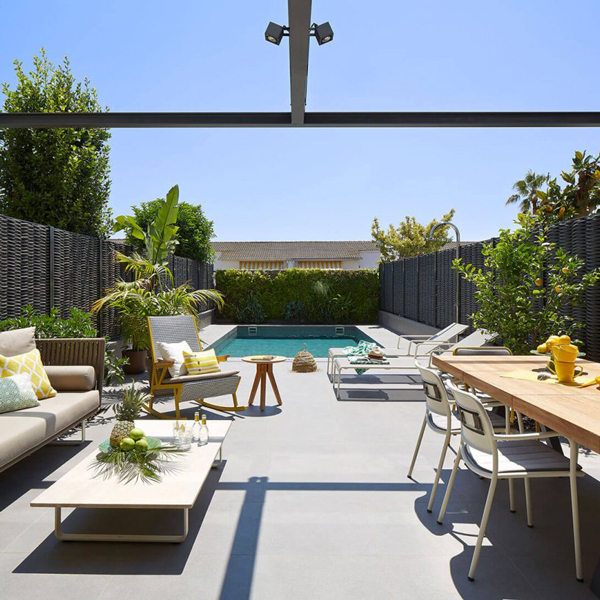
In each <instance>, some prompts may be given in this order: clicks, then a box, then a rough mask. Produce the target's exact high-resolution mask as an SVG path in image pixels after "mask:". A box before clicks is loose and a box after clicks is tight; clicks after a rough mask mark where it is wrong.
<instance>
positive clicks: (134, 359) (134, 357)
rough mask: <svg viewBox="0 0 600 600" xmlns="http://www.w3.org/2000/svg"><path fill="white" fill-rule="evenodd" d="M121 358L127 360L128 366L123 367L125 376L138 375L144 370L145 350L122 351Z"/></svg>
mask: <svg viewBox="0 0 600 600" xmlns="http://www.w3.org/2000/svg"><path fill="white" fill-rule="evenodd" d="M122 355H123V358H128V359H129V364H128V365H124V366H123V371H124V372H125V373H126V374H127V375H139V374H140V373H143V372H144V371H145V370H146V356H147V352H146V351H145V350H123V351H122Z"/></svg>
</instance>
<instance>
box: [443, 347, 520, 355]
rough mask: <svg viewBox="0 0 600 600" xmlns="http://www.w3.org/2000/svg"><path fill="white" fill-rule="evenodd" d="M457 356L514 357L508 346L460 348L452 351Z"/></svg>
mask: <svg viewBox="0 0 600 600" xmlns="http://www.w3.org/2000/svg"><path fill="white" fill-rule="evenodd" d="M452 354H454V355H455V356H512V352H511V351H510V350H509V349H508V348H507V347H506V346H481V347H480V348H477V347H475V346H458V347H457V348H454V349H453V350H452Z"/></svg>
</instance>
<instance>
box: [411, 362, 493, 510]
mask: <svg viewBox="0 0 600 600" xmlns="http://www.w3.org/2000/svg"><path fill="white" fill-rule="evenodd" d="M415 364H416V366H417V368H418V369H419V373H420V374H421V380H422V382H423V391H424V392H425V416H424V417H423V423H422V425H421V431H420V432H419V437H418V438H417V445H416V446H415V451H414V453H413V457H412V461H411V463H410V467H409V469H408V477H409V478H410V477H412V472H413V469H414V466H415V462H416V460H417V455H418V454H419V449H420V447H421V442H422V441H423V435H424V433H425V429H426V428H427V427H429V429H431V431H433V432H434V433H437V434H440V435H443V436H444V443H443V445H442V451H441V453H440V459H439V461H438V467H437V471H436V473H435V479H434V481H433V487H432V489H431V496H430V497H429V504H428V505H427V512H431V511H432V510H433V503H434V501H435V495H436V492H437V488H438V483H439V481H440V476H441V473H442V469H443V468H444V460H445V458H446V452H447V451H448V447H449V446H450V440H451V438H452V436H453V435H458V434H459V433H460V421H459V420H458V417H457V416H456V413H455V412H454V411H453V410H452V404H453V403H451V402H450V399H449V397H448V393H447V390H446V386H445V385H444V382H443V380H442V376H441V375H442V374H441V372H440V371H438V370H437V369H435V368H431V367H425V366H424V365H421V364H420V363H418V362H415ZM489 418H490V420H491V421H492V422H493V423H494V426H495V427H500V428H503V427H504V426H505V423H504V419H502V417H500V416H498V415H495V414H490V416H489Z"/></svg>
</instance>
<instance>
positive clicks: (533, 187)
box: [506, 171, 550, 212]
mask: <svg viewBox="0 0 600 600" xmlns="http://www.w3.org/2000/svg"><path fill="white" fill-rule="evenodd" d="M549 180H550V176H549V175H538V174H537V173H534V172H533V171H527V175H525V177H524V178H523V179H519V181H517V182H516V183H515V184H514V185H513V190H514V191H515V193H514V194H513V195H512V196H511V197H510V198H509V199H508V200H507V201H506V204H514V203H515V202H520V204H519V208H520V209H521V212H530V211H531V212H536V211H537V209H538V204H539V202H540V199H539V198H538V195H537V192H538V190H541V189H542V188H543V187H544V185H545V184H547V183H548V181H549Z"/></svg>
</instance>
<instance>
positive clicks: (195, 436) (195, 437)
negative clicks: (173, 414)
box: [192, 411, 200, 442]
mask: <svg viewBox="0 0 600 600" xmlns="http://www.w3.org/2000/svg"><path fill="white" fill-rule="evenodd" d="M192 441H193V442H199V441H200V413H199V412H198V411H196V412H195V413H194V425H193V426H192Z"/></svg>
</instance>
